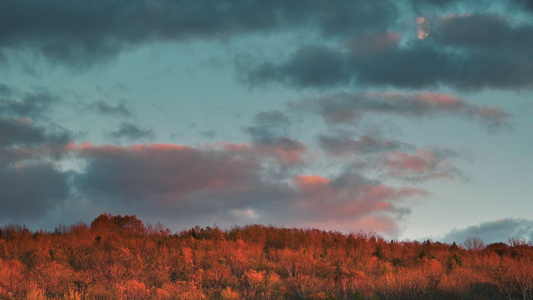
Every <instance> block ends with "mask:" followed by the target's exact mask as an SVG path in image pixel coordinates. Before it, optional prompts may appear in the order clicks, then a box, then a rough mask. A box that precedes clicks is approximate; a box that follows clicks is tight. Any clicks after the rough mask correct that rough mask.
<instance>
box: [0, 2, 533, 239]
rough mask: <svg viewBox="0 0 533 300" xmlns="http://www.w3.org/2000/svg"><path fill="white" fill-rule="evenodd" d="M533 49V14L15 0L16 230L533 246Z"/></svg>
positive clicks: (12, 174) (6, 62)
mask: <svg viewBox="0 0 533 300" xmlns="http://www.w3.org/2000/svg"><path fill="white" fill-rule="evenodd" d="M419 18H424V20H425V21H424V23H423V24H417V19H418V20H422V19H419ZM419 23H420V22H419ZM422 25H424V26H422ZM428 25H429V26H428ZM420 30H422V31H423V32H420ZM425 36H427V37H425ZM423 37H425V38H423ZM532 49H533V1H531V0H496V1H494V0H490V1H489V0H486V1H485V0H477V1H454V0H447V1H434V0H431V1H430V0H404V1H396V0H380V1H368V0H329V1H318V0H294V1H286V0H269V1H262V0H261V1H260V0H231V1H230V0H227V1H226V0H220V1H211V0H113V1H111V0H76V1H72V0H47V1H42V0H4V1H2V3H0V206H1V208H0V225H5V224H9V223H17V224H26V225H27V226H29V227H30V228H32V229H40V228H45V229H48V230H52V229H53V228H54V227H55V226H57V225H58V224H60V223H61V224H65V225H69V224H73V223H76V222H79V221H82V222H90V221H91V220H92V219H94V218H95V217H96V216H98V215H99V214H101V213H111V214H122V215H124V214H136V215H137V216H138V217H139V218H141V219H142V220H143V221H145V223H153V224H155V223H157V222H158V221H160V222H161V223H162V224H163V225H164V226H166V227H169V228H171V229H172V230H174V231H179V230H182V229H185V228H190V227H193V226H195V225H199V226H213V225H215V224H216V225H218V226H220V227H222V228H230V227H231V226H234V225H246V224H255V223H258V224H266V225H268V224H272V225H276V226H285V227H304V228H307V227H313V228H319V229H326V230H339V231H342V232H344V233H348V232H357V231H359V230H364V231H373V232H377V233H379V234H381V235H383V236H385V237H387V238H397V239H425V238H431V239H436V240H443V241H447V242H451V241H454V240H456V241H457V242H462V241H464V239H465V238H466V237H468V236H478V237H481V238H482V239H484V240H485V242H486V243H489V242H495V241H505V240H507V238H509V237H526V238H529V239H531V240H533V230H532V229H531V228H533V219H531V218H530V216H531V212H532V211H533V201H532V200H533V184H532V183H533V152H532V151H531V150H532V149H533V118H532V117H531V115H532V114H533V100H532V99H533V93H532V89H533V51H532Z"/></svg>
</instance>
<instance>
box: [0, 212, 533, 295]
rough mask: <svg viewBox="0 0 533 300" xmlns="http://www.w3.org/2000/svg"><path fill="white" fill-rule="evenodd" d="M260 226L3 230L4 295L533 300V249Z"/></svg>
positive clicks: (107, 223) (104, 223) (134, 222)
mask: <svg viewBox="0 0 533 300" xmlns="http://www.w3.org/2000/svg"><path fill="white" fill-rule="evenodd" d="M466 246H467V247H460V246H458V245H456V244H455V243H454V244H452V245H449V244H444V243H440V242H432V241H429V240H428V241H425V242H422V243H421V242H417V241H403V242H398V241H385V240H384V239H383V238H381V237H380V236H378V235H375V234H367V233H362V232H359V233H353V234H348V235H346V234H342V233H339V232H326V231H321V230H317V229H296V228H277V227H273V226H263V225H249V226H245V227H234V228H232V229H230V230H221V229H219V228H217V227H206V228H199V227H196V228H192V229H190V230H186V231H182V232H179V233H172V232H171V231H170V230H168V229H165V228H163V227H161V226H157V227H155V228H154V227H151V226H148V227H147V226H145V225H144V224H143V222H142V221H141V220H139V219H138V218H137V217H136V216H135V215H133V216H128V215H126V216H121V215H118V216H112V215H109V214H102V215H100V216H98V217H97V218H96V219H95V220H94V221H93V222H92V223H91V224H90V225H87V224H84V223H79V224H76V225H73V226H70V227H65V226H60V227H58V228H56V230H55V231H54V232H43V231H38V232H31V231H30V230H28V229H27V228H26V227H24V226H20V225H8V226H4V227H1V228H0V299H20V298H29V299H32V298H33V299H202V298H205V299H531V298H532V297H533V247H531V245H529V244H527V243H525V242H523V241H520V240H510V241H509V243H508V244H505V243H496V244H491V245H488V246H484V245H483V244H482V242H481V241H480V240H477V239H472V240H470V243H467V244H466Z"/></svg>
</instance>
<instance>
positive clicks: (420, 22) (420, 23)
mask: <svg viewBox="0 0 533 300" xmlns="http://www.w3.org/2000/svg"><path fill="white" fill-rule="evenodd" d="M416 29H417V34H418V38H419V39H421V40H423V39H425V38H427V37H428V35H429V30H430V29H431V26H430V25H429V21H428V20H426V19H425V18H422V17H418V18H416Z"/></svg>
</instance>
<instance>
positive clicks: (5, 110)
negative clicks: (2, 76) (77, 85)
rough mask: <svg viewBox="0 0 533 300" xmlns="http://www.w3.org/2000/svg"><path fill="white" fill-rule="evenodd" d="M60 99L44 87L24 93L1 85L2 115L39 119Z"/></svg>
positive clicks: (0, 104)
mask: <svg viewBox="0 0 533 300" xmlns="http://www.w3.org/2000/svg"><path fill="white" fill-rule="evenodd" d="M17 98H18V99H17ZM60 101H61V99H59V98H58V97H56V96H54V95H52V94H51V93H50V92H49V91H48V90H46V89H43V88H41V89H37V90H35V91H33V92H25V93H22V92H20V91H18V90H17V89H15V88H13V87H10V86H7V85H3V84H2V85H1V86H0V115H5V116H10V117H13V116H19V117H30V118H33V119H38V118H41V117H42V114H43V113H45V112H47V111H49V110H50V109H51V108H52V106H53V105H55V104H57V103H59V102H60Z"/></svg>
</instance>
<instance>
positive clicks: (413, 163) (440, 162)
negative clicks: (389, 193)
mask: <svg viewBox="0 0 533 300" xmlns="http://www.w3.org/2000/svg"><path fill="white" fill-rule="evenodd" d="M457 156H459V153H454V152H453V151H451V150H449V151H439V150H437V151H434V152H432V151H428V150H422V149H418V150H416V153H405V152H399V151H392V152H389V153H386V154H383V155H382V156H381V159H380V164H379V168H380V169H381V170H382V171H383V172H385V174H386V175H387V176H392V177H397V178H402V179H406V180H410V181H426V180H430V179H436V178H465V176H464V175H463V174H462V173H461V171H460V170H459V169H457V168H456V167H455V166H454V165H453V164H451V162H450V161H449V160H448V158H449V157H457Z"/></svg>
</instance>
